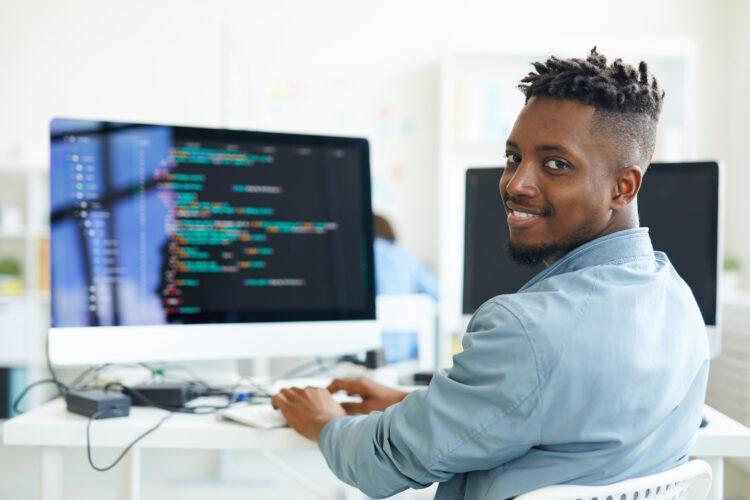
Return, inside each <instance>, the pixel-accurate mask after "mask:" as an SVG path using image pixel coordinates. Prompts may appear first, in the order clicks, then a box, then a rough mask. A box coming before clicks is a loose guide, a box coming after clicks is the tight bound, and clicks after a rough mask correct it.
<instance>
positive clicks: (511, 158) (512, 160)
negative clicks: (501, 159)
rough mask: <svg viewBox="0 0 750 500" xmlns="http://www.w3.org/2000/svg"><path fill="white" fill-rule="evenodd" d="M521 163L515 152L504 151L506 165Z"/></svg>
mask: <svg viewBox="0 0 750 500" xmlns="http://www.w3.org/2000/svg"><path fill="white" fill-rule="evenodd" d="M519 163H521V157H520V156H519V155H517V154H515V153H505V164H506V165H518V164H519Z"/></svg>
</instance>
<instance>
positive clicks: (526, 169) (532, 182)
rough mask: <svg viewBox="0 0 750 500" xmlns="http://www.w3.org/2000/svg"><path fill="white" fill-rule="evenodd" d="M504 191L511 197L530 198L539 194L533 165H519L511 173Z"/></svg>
mask: <svg viewBox="0 0 750 500" xmlns="http://www.w3.org/2000/svg"><path fill="white" fill-rule="evenodd" d="M505 189H506V191H507V192H508V194H509V195H511V196H526V197H531V196H535V195H537V194H538V193H539V187H538V185H537V179H536V172H535V169H534V166H533V165H530V164H529V163H521V164H520V165H519V166H518V167H517V168H516V169H515V171H514V172H513V174H512V176H511V178H510V180H509V181H508V184H507V186H506V187H505Z"/></svg>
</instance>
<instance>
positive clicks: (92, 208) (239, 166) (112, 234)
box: [50, 119, 375, 327]
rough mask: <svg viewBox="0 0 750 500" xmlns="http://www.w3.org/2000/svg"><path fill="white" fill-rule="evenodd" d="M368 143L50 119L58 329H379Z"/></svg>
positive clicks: (54, 292) (55, 318)
mask: <svg viewBox="0 0 750 500" xmlns="http://www.w3.org/2000/svg"><path fill="white" fill-rule="evenodd" d="M369 168H370V166H369V147H368V143H367V141H366V140H364V139H355V138H339V137H323V136H308V135H294V134H276V133H263V132H245V131H237V130H221V129H206V128H190V127H176V126H162V125H141V124H126V123H112V122H92V121H83V120H69V119H56V120H53V121H52V123H51V174H50V177H51V178H50V181H51V261H52V267H51V270H52V324H53V326H55V327H67V326H71V327H79V326H100V325H101V326H119V325H160V324H171V323H206V322H218V323H227V322H232V323H234V322H251V321H252V322H256V321H257V322H264V321H308V320H338V319H373V318H374V317H375V313H374V311H375V302H374V291H373V290H374V288H373V256H372V229H371V228H372V222H371V220H372V211H371V206H370V171H369Z"/></svg>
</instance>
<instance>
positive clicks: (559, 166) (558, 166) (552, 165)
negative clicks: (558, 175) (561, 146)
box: [544, 160, 570, 170]
mask: <svg viewBox="0 0 750 500" xmlns="http://www.w3.org/2000/svg"><path fill="white" fill-rule="evenodd" d="M544 166H545V167H547V168H549V169H550V170H565V169H568V168H570V164H569V163H568V162H566V161H563V160H547V161H545V162H544Z"/></svg>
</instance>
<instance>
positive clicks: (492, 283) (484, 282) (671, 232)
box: [463, 162, 719, 325]
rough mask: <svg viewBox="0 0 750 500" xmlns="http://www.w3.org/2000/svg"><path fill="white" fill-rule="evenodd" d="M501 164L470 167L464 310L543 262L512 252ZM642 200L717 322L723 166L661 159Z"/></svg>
mask: <svg viewBox="0 0 750 500" xmlns="http://www.w3.org/2000/svg"><path fill="white" fill-rule="evenodd" d="M501 173H502V168H476V169H469V170H468V171H467V173H466V220H465V242H464V289H463V312H464V314H471V313H473V312H474V311H475V310H476V309H477V308H478V307H479V306H480V305H482V303H483V302H484V301H486V300H487V299H489V298H491V297H493V296H495V295H499V294H504V293H513V292H515V291H517V290H518V289H519V288H521V287H522V286H523V285H524V284H525V283H526V282H527V281H528V280H529V279H530V278H531V277H533V276H534V275H535V274H536V273H537V272H539V271H541V270H542V269H543V266H538V267H536V268H528V267H524V266H519V265H518V264H516V263H514V262H513V261H512V260H511V259H510V258H509V257H508V255H507V252H506V247H507V242H508V226H507V223H506V218H505V211H504V209H503V206H502V203H501V200H500V194H499V190H498V183H499V181H500V175H501ZM638 205H639V214H640V222H641V226H644V227H648V228H649V232H650V235H651V240H652V242H653V245H654V249H655V250H661V251H663V252H665V253H666V254H667V256H668V257H669V259H670V261H671V262H672V264H673V265H674V267H675V269H677V272H679V273H680V275H681V276H682V277H683V279H684V280H685V281H686V282H687V284H688V285H689V286H690V288H691V289H692V290H693V294H694V295H695V298H696V300H697V302H698V306H699V307H700V309H701V313H702V314H703V318H704V321H705V322H706V324H707V325H715V324H716V287H717V285H716V276H717V258H718V257H717V245H718V207H719V172H718V165H717V164H716V163H713V162H707V163H670V164H667V163H654V164H653V165H651V166H650V167H649V169H648V171H647V173H646V175H645V177H644V179H643V184H642V186H641V190H640V193H639V195H638Z"/></svg>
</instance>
